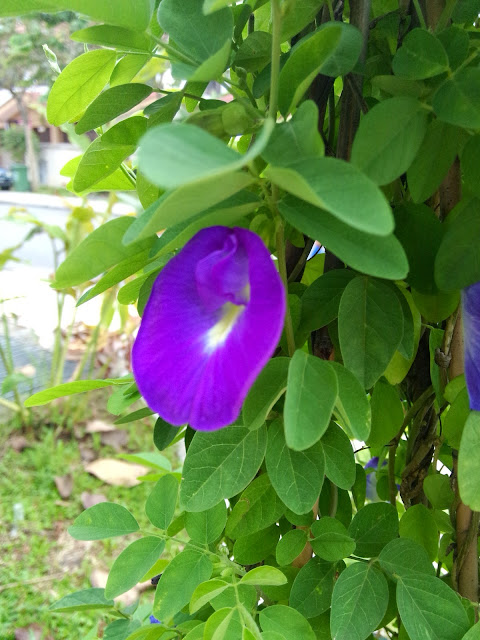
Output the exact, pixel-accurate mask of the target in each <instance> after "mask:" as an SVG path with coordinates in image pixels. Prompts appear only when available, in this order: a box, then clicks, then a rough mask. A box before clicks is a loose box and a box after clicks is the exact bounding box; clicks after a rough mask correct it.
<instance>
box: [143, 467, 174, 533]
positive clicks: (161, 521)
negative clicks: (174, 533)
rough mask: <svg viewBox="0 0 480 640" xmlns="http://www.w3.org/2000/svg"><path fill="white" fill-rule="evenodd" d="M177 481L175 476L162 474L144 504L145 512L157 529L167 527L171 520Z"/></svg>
mask: <svg viewBox="0 0 480 640" xmlns="http://www.w3.org/2000/svg"><path fill="white" fill-rule="evenodd" d="M177 495H178V481H177V479H176V478H175V476H173V475H171V474H166V475H164V476H162V477H161V478H160V479H159V480H158V482H157V484H156V485H155V486H154V487H153V490H152V492H151V493H150V495H149V496H148V498H147V502H146V504H145V513H146V514H147V516H148V519H149V520H150V522H151V523H152V524H153V525H154V526H155V527H158V529H167V528H168V526H169V525H170V523H171V522H172V520H173V516H174V514H175V507H176V504H177Z"/></svg>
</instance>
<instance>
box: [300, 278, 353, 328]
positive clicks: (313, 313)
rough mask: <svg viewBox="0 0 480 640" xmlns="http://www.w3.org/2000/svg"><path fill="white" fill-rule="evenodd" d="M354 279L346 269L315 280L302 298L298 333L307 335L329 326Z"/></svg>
mask: <svg viewBox="0 0 480 640" xmlns="http://www.w3.org/2000/svg"><path fill="white" fill-rule="evenodd" d="M354 277H355V274H354V273H353V272H352V271H349V270H348V269H332V271H327V272H326V273H324V274H323V275H322V276H320V278H317V279H316V280H315V281H314V282H313V283H312V284H311V285H310V286H309V287H308V289H307V290H306V291H305V293H304V294H303V296H302V315H301V318H300V326H299V331H301V332H302V335H303V334H308V333H310V332H312V331H315V330H316V329H320V327H325V326H327V324H330V322H332V321H333V320H335V318H336V317H337V316H338V307H339V305H340V298H341V297H342V293H343V291H344V289H345V287H346V286H347V284H348V283H349V282H350V280H352V279H353V278H354Z"/></svg>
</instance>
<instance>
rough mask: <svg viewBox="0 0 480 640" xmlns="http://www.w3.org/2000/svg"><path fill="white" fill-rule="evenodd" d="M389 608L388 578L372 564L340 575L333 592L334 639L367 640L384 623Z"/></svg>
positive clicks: (331, 619)
mask: <svg viewBox="0 0 480 640" xmlns="http://www.w3.org/2000/svg"><path fill="white" fill-rule="evenodd" d="M387 605H388V584H387V581H386V579H385V576H384V575H383V574H382V573H381V572H380V571H379V570H378V569H377V568H376V567H374V566H373V565H370V564H363V563H362V562H356V563H355V564H352V565H350V566H349V567H347V568H346V569H345V571H343V572H342V573H341V574H340V576H339V578H338V580H337V582H336V584H335V587H334V589H333V597H332V613H331V617H330V628H331V631H332V636H333V637H334V638H335V639H336V640H365V638H367V636H368V635H369V634H370V633H371V632H372V631H374V630H375V629H376V628H377V626H378V624H379V623H380V622H381V620H382V618H383V616H384V615H385V612H386V610H387Z"/></svg>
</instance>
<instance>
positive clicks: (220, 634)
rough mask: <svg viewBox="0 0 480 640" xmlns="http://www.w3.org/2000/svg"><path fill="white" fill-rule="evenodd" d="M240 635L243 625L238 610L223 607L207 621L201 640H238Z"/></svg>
mask: <svg viewBox="0 0 480 640" xmlns="http://www.w3.org/2000/svg"><path fill="white" fill-rule="evenodd" d="M242 633H243V625H242V619H241V618H240V613H239V611H238V609H236V608H234V609H232V608H231V607H224V608H222V609H219V610H218V611H215V613H213V614H212V615H211V616H210V617H209V619H208V620H207V622H206V624H205V630H204V634H203V640H217V638H218V639H219V640H220V638H224V639H225V640H230V639H231V640H234V639H235V640H237V639H238V640H240V638H242Z"/></svg>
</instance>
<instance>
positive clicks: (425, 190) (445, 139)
mask: <svg viewBox="0 0 480 640" xmlns="http://www.w3.org/2000/svg"><path fill="white" fill-rule="evenodd" d="M459 133H460V132H459V130H458V129H457V128H456V127H452V126H451V125H448V124H446V123H444V122H440V121H439V120H432V122H430V124H429V125H428V128H427V132H426V134H425V138H424V139H423V142H422V145H421V147H420V149H419V150H418V153H417V155H416V156H415V159H414V161H413V162H412V164H411V165H410V168H409V169H408V171H407V183H408V188H409V189H410V194H411V196H412V200H413V201H414V202H424V201H425V200H427V198H429V197H430V196H431V195H432V194H433V193H434V192H435V191H436V190H437V189H438V187H439V186H440V184H441V182H442V180H443V178H444V177H445V176H446V175H447V171H448V170H449V168H450V167H451V165H452V164H453V161H454V160H455V156H456V154H457V150H458V142H459ZM432 158H435V162H432Z"/></svg>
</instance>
